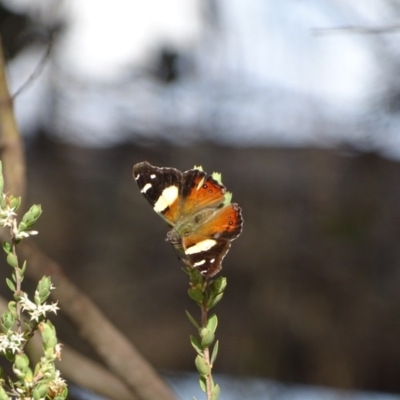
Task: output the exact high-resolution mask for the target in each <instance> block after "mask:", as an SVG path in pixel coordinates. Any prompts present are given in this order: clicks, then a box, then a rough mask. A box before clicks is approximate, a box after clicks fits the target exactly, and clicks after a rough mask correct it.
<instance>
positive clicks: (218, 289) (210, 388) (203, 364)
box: [186, 267, 227, 400]
mask: <svg viewBox="0 0 400 400" xmlns="http://www.w3.org/2000/svg"><path fill="white" fill-rule="evenodd" d="M186 273H187V274H188V275H189V279H190V281H189V289H188V295H189V297H190V298H191V299H192V300H194V301H195V302H196V304H197V305H198V306H199V307H200V309H201V316H202V318H201V323H200V324H199V323H198V322H197V321H196V320H195V319H194V317H193V316H192V315H191V314H190V313H189V312H188V311H186V315H187V317H188V318H189V321H190V322H191V323H192V325H193V326H194V327H195V328H196V330H197V332H198V335H199V337H198V338H197V337H195V336H192V335H191V336H190V343H191V345H192V347H193V348H194V350H195V351H196V353H197V355H196V358H195V366H196V369H197V371H198V373H199V375H200V378H199V384H200V387H201V389H202V390H203V391H204V392H205V393H206V395H207V400H218V399H219V395H220V387H219V385H215V384H214V381H213V378H212V368H213V365H214V363H215V361H216V359H217V355H218V348H219V343H218V341H217V342H216V343H215V345H214V347H213V348H212V352H211V356H210V351H211V347H212V345H213V343H214V341H215V333H216V330H217V327H218V318H217V315H216V314H212V315H211V316H210V317H208V312H209V310H210V309H211V308H213V307H215V306H216V305H217V303H218V302H219V301H220V300H221V299H222V297H223V293H224V290H225V288H226V285H227V281H226V278H224V277H219V278H216V279H207V278H204V277H203V276H202V275H201V274H200V272H199V271H198V270H197V269H195V268H191V267H188V268H187V269H186Z"/></svg>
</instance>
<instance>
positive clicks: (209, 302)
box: [207, 293, 224, 310]
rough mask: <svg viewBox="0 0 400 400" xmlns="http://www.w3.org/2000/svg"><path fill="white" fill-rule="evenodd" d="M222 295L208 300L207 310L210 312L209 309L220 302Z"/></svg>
mask: <svg viewBox="0 0 400 400" xmlns="http://www.w3.org/2000/svg"><path fill="white" fill-rule="evenodd" d="M223 295H224V294H223V293H220V294H218V295H217V296H215V297H213V298H211V299H210V300H208V302H207V308H208V309H209V310H210V309H211V308H213V307H215V306H216V305H217V304H218V303H219V302H220V301H221V299H222V296H223Z"/></svg>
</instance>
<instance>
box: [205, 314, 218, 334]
mask: <svg viewBox="0 0 400 400" xmlns="http://www.w3.org/2000/svg"><path fill="white" fill-rule="evenodd" d="M217 326H218V318H217V316H216V315H215V314H213V315H212V316H211V317H210V318H208V321H207V324H206V327H207V329H209V330H210V331H211V332H213V333H215V331H216V330H217Z"/></svg>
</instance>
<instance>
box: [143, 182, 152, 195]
mask: <svg viewBox="0 0 400 400" xmlns="http://www.w3.org/2000/svg"><path fill="white" fill-rule="evenodd" d="M151 186H152V184H151V183H146V184H145V185H144V186H143V189H142V190H141V191H140V192H141V193H146V192H147V191H148V190H149V189H150V188H151Z"/></svg>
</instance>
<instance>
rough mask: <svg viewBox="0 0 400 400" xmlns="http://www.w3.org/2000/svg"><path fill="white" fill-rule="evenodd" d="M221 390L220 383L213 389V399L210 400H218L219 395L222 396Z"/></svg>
mask: <svg viewBox="0 0 400 400" xmlns="http://www.w3.org/2000/svg"><path fill="white" fill-rule="evenodd" d="M220 392H221V390H220V388H219V385H218V383H217V384H216V385H215V386H214V387H213V389H212V391H211V397H210V400H218V399H219V394H220Z"/></svg>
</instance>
